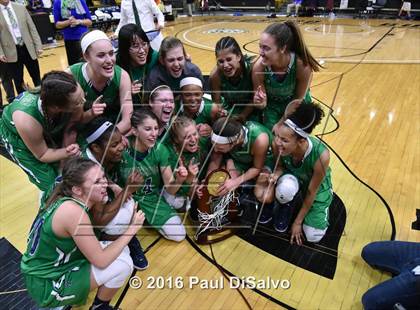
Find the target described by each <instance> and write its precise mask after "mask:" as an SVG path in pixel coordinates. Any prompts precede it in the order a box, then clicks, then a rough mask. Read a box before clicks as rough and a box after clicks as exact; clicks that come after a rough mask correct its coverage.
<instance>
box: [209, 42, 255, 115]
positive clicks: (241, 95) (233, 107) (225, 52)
mask: <svg viewBox="0 0 420 310" xmlns="http://www.w3.org/2000/svg"><path fill="white" fill-rule="evenodd" d="M215 53H216V59H217V64H216V67H215V68H214V69H213V71H212V72H211V74H210V89H211V91H212V93H211V96H212V99H213V102H215V103H217V104H220V105H222V106H223V108H224V109H225V110H227V111H228V113H231V115H232V116H235V115H236V116H238V117H239V118H240V119H241V120H242V121H246V120H248V119H249V120H253V121H260V120H259V113H258V112H259V111H258V110H256V111H255V109H254V108H253V97H254V91H253V88H252V74H251V73H252V63H251V58H249V57H246V56H244V55H243V54H242V51H241V48H240V47H239V44H238V42H237V41H236V40H235V39H234V38H232V37H223V38H221V39H220V40H219V41H217V43H216V49H215Z"/></svg>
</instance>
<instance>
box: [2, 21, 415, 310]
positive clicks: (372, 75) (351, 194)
mask: <svg viewBox="0 0 420 310" xmlns="http://www.w3.org/2000/svg"><path fill="white" fill-rule="evenodd" d="M281 20H282V19H281V18H278V19H277V20H276V21H281ZM271 22H273V20H272V19H267V18H266V17H265V16H250V17H230V16H228V17H227V16H218V17H215V16H206V17H194V18H178V19H177V20H176V22H173V23H168V24H167V25H166V27H165V34H166V35H175V36H177V37H178V38H180V39H181V40H182V41H183V42H184V43H185V45H186V49H187V51H188V53H189V54H190V55H191V57H192V60H193V62H194V63H196V64H197V65H198V66H199V67H200V68H201V69H202V71H203V74H208V73H209V72H210V71H211V70H212V68H213V66H214V65H215V56H214V51H213V49H214V46H215V43H216V42H217V40H218V39H219V38H220V37H222V36H226V35H233V36H234V37H235V38H237V40H238V41H239V42H240V44H241V46H242V47H243V48H244V50H246V52H247V53H249V54H251V55H254V54H256V53H258V38H259V35H260V33H261V31H262V30H263V29H264V28H265V27H266V26H267V25H268V23H271ZM299 23H300V25H301V29H302V32H303V33H304V37H305V40H306V42H307V44H308V45H309V47H310V49H311V51H312V53H313V54H314V55H315V56H316V58H317V59H318V60H321V61H322V62H323V63H324V66H325V69H324V70H322V71H321V72H319V73H315V74H314V77H313V81H312V85H311V92H312V95H313V97H314V98H315V100H317V101H318V102H321V103H322V104H323V105H324V107H325V111H326V112H327V113H329V112H330V111H331V112H332V113H331V115H329V116H328V117H326V118H325V120H324V122H323V124H322V125H320V126H318V128H317V130H316V131H317V132H316V133H317V134H318V135H319V136H320V137H321V138H322V139H323V140H324V141H325V142H326V143H327V144H328V146H329V147H330V148H331V151H332V152H331V154H332V159H331V166H332V172H333V186H334V191H335V192H336V193H337V194H338V196H339V197H340V198H341V199H342V200H343V202H344V204H345V207H346V212H347V220H346V226H345V228H344V232H343V235H342V237H341V240H340V243H339V246H338V251H337V269H336V271H335V275H334V278H333V279H327V278H325V277H322V276H319V275H317V274H315V273H312V272H309V271H307V270H305V269H303V268H300V267H297V266H295V265H294V264H291V263H288V262H286V261H283V260H281V259H279V258H277V257H275V256H272V255H270V254H268V253H266V252H264V251H262V250H260V249H258V248H256V247H254V246H253V245H251V244H250V243H247V242H245V241H244V240H243V239H240V238H239V237H236V236H233V237H231V238H230V239H228V240H226V241H224V242H221V243H218V244H215V245H213V246H212V248H211V249H210V247H209V246H202V247H197V246H193V242H190V241H188V240H185V241H183V242H182V243H180V244H176V243H173V242H169V241H166V240H164V239H163V238H160V237H159V236H158V235H157V234H156V233H155V232H153V231H151V230H147V229H146V230H143V231H142V232H141V234H140V238H141V239H142V245H143V247H148V246H149V245H150V247H149V250H148V252H147V257H148V259H149V262H150V267H149V268H148V269H147V270H146V271H143V272H137V274H136V275H137V276H139V277H140V278H141V279H142V280H143V282H144V283H145V285H146V284H150V280H148V277H155V278H157V277H159V276H160V277H163V279H165V280H166V281H167V282H166V283H168V282H169V281H171V279H172V280H173V281H175V279H176V278H177V277H183V282H184V286H185V287H184V288H183V289H177V288H172V289H170V288H168V285H166V287H165V288H163V289H157V288H155V289H147V288H145V287H142V288H141V289H137V290H136V289H133V288H127V289H126V290H125V291H122V290H121V292H119V293H118V294H117V296H116V298H115V300H114V301H113V304H115V303H116V302H117V300H118V299H120V300H119V302H118V304H119V305H120V307H121V308H122V309H169V308H171V309H245V308H247V305H246V303H245V301H244V299H243V298H242V297H241V295H240V294H239V292H238V291H237V290H236V289H232V288H229V286H228V282H227V280H226V279H225V280H223V276H222V273H221V272H220V270H219V269H224V270H225V272H227V273H229V274H230V275H233V276H237V277H240V278H242V277H249V276H254V277H255V279H256V280H258V279H266V278H267V277H271V279H273V280H288V281H289V282H290V288H288V289H283V288H280V289H273V288H271V289H270V288H266V289H264V288H262V289H259V291H258V292H257V291H254V290H251V289H248V288H244V289H240V291H241V292H242V294H243V295H244V298H245V299H247V301H248V302H249V304H250V305H251V307H252V308H254V309H272V308H281V307H286V308H298V309H318V308H319V309H360V308H361V307H362V306H361V302H360V300H361V296H362V294H363V293H364V292H365V291H366V290H367V289H368V288H370V287H372V286H374V285H376V284H377V283H379V282H381V281H383V280H385V279H387V278H388V275H386V274H383V273H380V272H377V271H374V270H372V269H371V268H369V267H368V266H367V265H366V264H365V263H364V262H363V261H362V259H361V258H360V252H361V249H362V248H363V246H364V245H366V244H367V243H369V242H372V241H376V240H390V239H391V238H392V237H393V236H394V234H395V239H397V240H407V241H416V242H420V232H419V231H416V230H413V229H411V223H412V222H414V221H415V214H416V208H417V209H418V208H420V201H419V200H420V195H419V184H420V183H419V171H420V169H419V168H420V167H419V166H420V164H419V158H420V144H419V138H418V137H419V124H420V123H419V116H420V113H419V112H420V102H419V99H418V96H419V90H420V24H419V23H415V22H406V21H397V20H395V21H394V20H365V19H364V20H352V19H335V20H328V19H321V18H308V19H303V18H302V19H299ZM40 66H41V70H42V71H43V72H44V73H45V72H47V71H49V70H52V69H64V68H65V67H66V59H65V51H64V48H63V47H59V48H55V49H50V50H46V51H45V52H44V55H43V57H42V58H41V60H40ZM416 137H417V138H416ZM0 167H1V171H0V178H1V179H0V203H1V207H0V212H1V218H0V221H1V225H0V237H6V238H7V239H8V240H9V241H10V242H11V243H12V244H13V245H14V246H15V247H16V248H17V249H18V250H19V251H24V249H25V247H26V236H27V232H28V230H29V227H30V225H31V223H32V220H33V219H34V217H35V214H36V212H37V199H38V192H37V190H36V189H35V187H34V186H32V185H31V184H30V183H29V181H28V180H27V178H26V176H25V175H24V174H23V173H22V171H21V170H20V169H18V168H17V166H15V165H13V164H12V163H10V162H9V161H8V160H6V159H5V158H3V157H2V158H0ZM193 235H194V232H193V231H191V230H189V236H190V239H192V238H193ZM303 250H304V248H302V251H303ZM211 252H213V254H212V253H211ZM215 261H216V262H217V263H215ZM217 265H220V266H219V267H217ZM189 277H198V278H199V279H201V280H215V279H217V280H219V281H222V282H223V281H224V288H223V289H221V288H219V289H204V288H200V287H199V286H194V287H193V288H189V287H188V284H189V282H188V281H189ZM220 279H221V280H220ZM0 293H1V292H0ZM4 293H7V292H4ZM91 297H92V294H91ZM81 309H87V307H81Z"/></svg>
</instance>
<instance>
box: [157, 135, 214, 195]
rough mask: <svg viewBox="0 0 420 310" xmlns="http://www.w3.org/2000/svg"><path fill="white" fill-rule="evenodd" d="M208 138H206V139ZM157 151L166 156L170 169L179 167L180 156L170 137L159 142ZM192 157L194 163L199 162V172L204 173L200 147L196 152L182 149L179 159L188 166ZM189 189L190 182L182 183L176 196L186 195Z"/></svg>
mask: <svg viewBox="0 0 420 310" xmlns="http://www.w3.org/2000/svg"><path fill="white" fill-rule="evenodd" d="M206 140H208V139H206ZM157 151H158V152H159V153H160V154H161V155H162V157H166V161H167V162H168V163H169V166H170V167H171V169H172V171H175V169H177V168H178V167H179V161H180V158H179V157H180V156H179V154H178V152H177V151H176V150H175V146H174V145H173V143H172V141H171V139H168V140H166V141H165V143H161V144H159V146H158V147H157ZM193 158H194V162H195V163H199V164H200V167H199V168H200V172H201V173H205V171H206V169H204V168H203V167H202V166H201V165H202V164H203V163H204V161H205V158H204V154H203V153H202V152H201V151H200V149H199V150H198V151H197V152H196V153H190V152H186V151H184V152H183V153H182V156H181V159H182V161H183V163H184V166H185V168H188V165H189V164H190V162H191V160H192V159H193ZM189 191H190V184H188V183H184V184H183V185H182V187H181V188H180V189H179V191H178V192H177V193H176V195H177V196H184V197H186V196H188V193H189Z"/></svg>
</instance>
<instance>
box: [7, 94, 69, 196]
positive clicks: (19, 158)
mask: <svg viewBox="0 0 420 310" xmlns="http://www.w3.org/2000/svg"><path fill="white" fill-rule="evenodd" d="M15 111H22V112H24V113H26V114H28V115H30V116H31V117H33V118H34V119H35V120H36V121H37V122H38V123H39V124H40V125H41V126H42V128H43V134H44V139H45V141H46V143H47V145H48V147H57V145H61V141H62V137H63V132H64V127H65V126H66V124H67V123H68V121H69V120H70V114H68V113H65V114H64V113H63V114H62V116H61V118H59V119H55V120H53V121H51V122H50V125H48V123H47V120H46V119H45V116H44V113H43V111H42V108H41V100H40V99H39V94H32V93H29V92H24V93H22V94H20V95H19V96H18V97H17V98H16V99H15V100H14V101H13V102H12V103H11V104H9V105H7V106H6V107H5V108H4V111H3V115H2V117H1V119H0V136H1V138H2V140H3V143H4V146H5V148H6V150H7V151H8V152H9V154H10V156H11V157H12V159H13V160H14V161H15V162H16V164H17V165H18V166H19V167H21V168H22V169H23V171H25V173H26V174H27V175H28V177H29V180H30V181H31V182H32V183H33V184H34V185H35V186H37V187H38V188H39V189H40V190H41V191H44V192H45V191H48V189H49V188H50V186H51V185H52V184H54V181H55V178H56V177H57V176H58V174H59V172H58V163H56V164H55V163H43V162H41V161H39V160H38V159H37V158H36V157H35V156H34V155H33V154H32V152H31V151H30V150H29V148H28V147H27V146H26V144H25V142H24V141H23V140H22V138H21V137H20V135H19V133H18V131H17V129H16V126H15V124H14V122H13V113H14V112H15Z"/></svg>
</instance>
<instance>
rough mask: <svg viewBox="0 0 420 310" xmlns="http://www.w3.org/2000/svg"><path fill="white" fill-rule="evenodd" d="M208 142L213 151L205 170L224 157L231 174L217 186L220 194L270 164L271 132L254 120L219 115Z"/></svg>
mask: <svg viewBox="0 0 420 310" xmlns="http://www.w3.org/2000/svg"><path fill="white" fill-rule="evenodd" d="M211 142H212V143H213V153H212V155H211V161H210V164H209V167H208V173H207V174H209V173H210V172H212V171H213V170H215V169H217V168H219V167H221V166H222V164H223V159H224V158H225V159H226V163H225V166H226V169H227V170H228V171H229V173H230V176H231V178H230V179H229V180H227V181H225V183H224V184H222V185H221V186H220V187H219V191H218V194H219V195H221V196H223V195H225V194H227V193H228V192H230V191H233V190H235V189H237V188H238V187H239V186H240V185H241V184H242V183H244V182H247V181H250V180H252V179H254V178H256V177H257V176H258V175H259V174H260V172H261V170H262V169H263V167H264V166H265V165H267V166H270V165H271V164H272V163H271V162H272V159H273V158H272V157H273V156H272V145H273V137H272V134H271V133H270V131H269V130H268V129H267V128H265V127H264V126H263V125H261V124H259V123H257V122H251V121H249V122H246V123H245V125H242V124H241V123H239V122H238V121H236V120H233V119H227V118H226V117H222V118H219V119H218V120H217V121H216V122H215V123H214V124H213V133H212V135H211ZM224 154H226V155H227V156H224Z"/></svg>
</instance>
